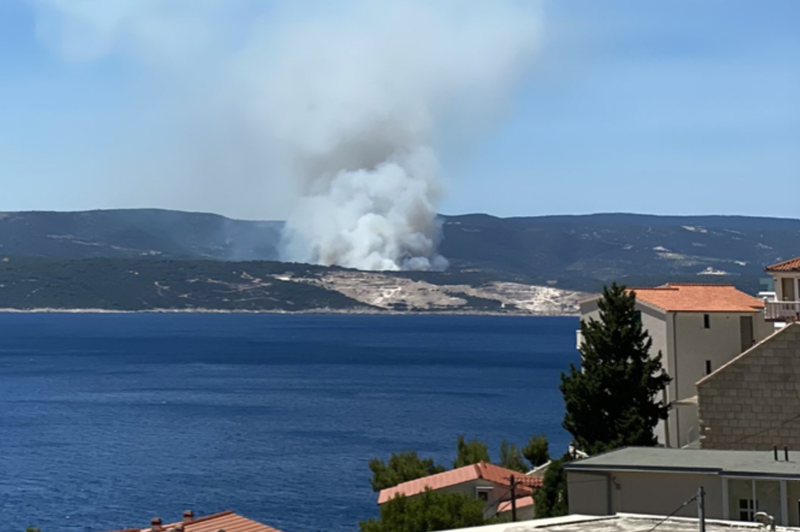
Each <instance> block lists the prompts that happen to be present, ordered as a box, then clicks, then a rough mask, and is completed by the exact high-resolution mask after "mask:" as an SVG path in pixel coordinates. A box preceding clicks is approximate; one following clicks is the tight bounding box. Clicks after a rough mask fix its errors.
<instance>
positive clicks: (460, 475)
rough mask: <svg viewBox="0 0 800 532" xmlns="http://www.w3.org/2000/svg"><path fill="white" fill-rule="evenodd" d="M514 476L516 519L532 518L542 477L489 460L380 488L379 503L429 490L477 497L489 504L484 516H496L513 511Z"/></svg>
mask: <svg viewBox="0 0 800 532" xmlns="http://www.w3.org/2000/svg"><path fill="white" fill-rule="evenodd" d="M512 478H513V479H514V482H515V484H516V486H515V489H514V490H513V491H514V495H516V497H517V519H518V520H522V519H533V498H532V497H531V496H532V495H533V492H534V490H535V489H536V488H538V487H540V486H541V485H542V479H541V478H534V477H529V476H527V475H525V474H524V473H520V472H519V471H513V470H511V469H506V468H504V467H500V466H496V465H494V464H487V463H486V462H480V463H477V464H473V465H468V466H464V467H459V468H458V469H452V470H450V471H445V472H443V473H437V474H435V475H430V476H427V477H423V478H418V479H416V480H409V481H408V482H403V483H402V484H398V485H397V486H394V487H392V488H387V489H385V490H381V491H380V493H379V494H378V505H382V504H385V503H387V502H389V501H390V500H392V499H393V498H395V497H397V496H398V495H403V496H406V497H414V496H415V495H419V494H421V493H423V492H425V490H428V489H430V490H434V491H445V492H449V493H462V494H466V495H472V496H474V497H477V498H479V499H481V500H482V501H484V502H485V503H486V510H485V516H486V517H487V518H490V517H495V516H497V515H500V514H503V513H510V512H511V499H512V489H511V479H512Z"/></svg>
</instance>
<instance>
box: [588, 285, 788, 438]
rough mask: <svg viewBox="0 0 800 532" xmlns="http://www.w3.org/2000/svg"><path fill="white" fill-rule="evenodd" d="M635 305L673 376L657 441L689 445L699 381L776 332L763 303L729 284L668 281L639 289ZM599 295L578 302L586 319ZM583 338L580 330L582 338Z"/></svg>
mask: <svg viewBox="0 0 800 532" xmlns="http://www.w3.org/2000/svg"><path fill="white" fill-rule="evenodd" d="M633 291H634V292H635V294H636V300H637V301H636V308H637V310H638V311H639V313H640V316H641V320H642V325H643V327H644V329H646V330H647V331H648V332H649V334H650V336H651V338H652V340H653V346H652V350H651V354H652V355H656V354H657V353H659V352H660V353H661V354H662V364H663V366H664V369H665V370H666V371H667V373H668V374H669V375H670V377H672V382H671V383H670V385H669V386H668V388H667V390H666V391H665V393H666V401H667V403H669V404H671V405H672V408H671V410H670V416H669V419H668V420H667V422H666V423H660V424H659V426H658V427H657V428H656V435H657V437H658V441H659V443H661V444H662V445H665V446H667V447H685V446H687V445H691V444H696V443H697V442H698V441H699V439H700V428H699V424H698V416H697V406H696V402H694V401H692V400H690V399H692V398H694V397H695V395H696V388H695V383H697V381H699V380H700V379H701V378H703V377H704V376H705V375H708V374H710V373H712V372H713V371H714V370H715V369H717V368H719V367H721V366H723V365H724V364H726V363H727V362H729V361H730V360H732V359H733V358H735V357H736V356H738V355H739V354H741V353H742V352H743V351H745V350H747V349H749V348H750V347H752V345H753V344H754V343H757V342H759V341H761V340H763V339H764V338H766V337H768V336H769V335H771V334H772V333H773V332H774V331H775V326H774V324H772V323H770V322H768V321H767V320H766V316H765V312H764V302H763V301H761V300H760V299H757V298H755V297H752V296H749V295H747V294H745V293H744V292H741V291H739V290H737V289H736V288H734V287H733V286H730V285H701V284H667V285H664V286H660V287H655V288H635V289H633ZM599 298H600V296H592V297H590V298H586V299H584V300H582V301H581V302H580V313H581V319H582V320H588V319H599V310H598V306H597V303H598V301H599ZM580 342H581V338H580V335H579V338H578V343H579V344H580Z"/></svg>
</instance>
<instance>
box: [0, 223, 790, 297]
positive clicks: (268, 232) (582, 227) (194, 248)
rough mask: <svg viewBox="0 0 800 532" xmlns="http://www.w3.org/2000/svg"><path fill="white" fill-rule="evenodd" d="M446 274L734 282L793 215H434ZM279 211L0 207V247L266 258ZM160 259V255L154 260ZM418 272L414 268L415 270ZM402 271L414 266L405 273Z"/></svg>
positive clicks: (593, 282) (5, 250)
mask: <svg viewBox="0 0 800 532" xmlns="http://www.w3.org/2000/svg"><path fill="white" fill-rule="evenodd" d="M442 219H443V223H444V239H443V242H442V245H441V252H442V254H443V255H444V256H446V257H447V258H448V259H449V260H450V263H451V272H450V273H451V274H458V272H468V273H476V272H477V273H480V274H481V275H480V277H481V278H492V279H497V280H510V281H519V282H523V283H528V284H541V285H546V286H555V287H559V288H569V289H578V290H594V289H596V288H598V287H599V286H601V285H602V284H603V283H604V282H607V281H610V280H619V281H623V282H627V283H628V284H653V283H657V282H664V281H667V280H680V281H694V282H734V283H735V284H737V285H739V286H741V287H744V288H747V289H749V290H750V291H754V290H757V289H758V283H759V279H760V278H762V277H763V268H764V266H765V265H768V264H771V263H774V262H777V261H779V260H782V259H786V258H789V257H792V256H796V255H800V220H795V219H776V218H754V217H740V216H736V217H728V216H682V217H676V216H647V215H635V214H597V215H586V216H544V217H524V218H496V217H493V216H488V215H480V214H471V215H463V216H444V217H442ZM281 228H282V223H281V222H250V221H240V220H231V219H229V218H225V217H222V216H217V215H211V214H199V213H185V212H176V211H165V210H154V209H146V210H110V211H90V212H69V213H53V212H24V213H2V214H0V256H6V257H13V256H27V257H47V258H51V259H82V258H117V259H123V258H124V259H137V260H139V259H153V260H157V261H159V262H161V261H164V260H165V259H172V260H174V259H185V260H212V261H215V260H221V261H250V260H276V259H277V258H278V242H279V239H280V231H281ZM162 263H163V262H162ZM420 275H421V274H420ZM411 277H415V275H414V274H412V275H411Z"/></svg>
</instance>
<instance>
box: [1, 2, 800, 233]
mask: <svg viewBox="0 0 800 532" xmlns="http://www.w3.org/2000/svg"><path fill="white" fill-rule="evenodd" d="M51 1H52V2H55V3H58V2H57V0H0V182H1V183H2V185H3V186H2V192H0V210H22V209H37V210H45V209H55V210H73V209H91V208H116V207H164V208H179V209H185V210H202V211H214V212H219V213H222V214H226V215H230V216H235V217H245V218H279V217H282V216H285V214H286V213H285V212H283V211H282V209H281V208H280V204H281V202H280V201H268V199H267V198H268V197H270V196H275V197H279V196H280V194H277V193H276V194H271V188H270V187H273V186H274V187H275V189H276V190H277V189H278V188H280V184H276V182H275V181H274V180H273V181H270V183H271V185H270V187H262V188H260V189H258V190H259V191H260V192H259V193H258V194H256V193H250V194H242V195H237V194H235V193H231V194H221V193H220V192H219V191H220V190H222V188H220V187H221V185H220V183H222V184H224V183H225V181H226V179H228V177H227V175H228V174H225V173H224V172H221V173H220V175H219V177H218V178H217V181H218V182H215V183H214V182H212V181H214V179H215V178H213V177H204V178H203V180H198V181H197V182H192V184H191V186H186V183H187V182H184V181H180V180H179V179H178V178H175V181H174V182H173V181H172V180H171V178H170V177H169V175H168V173H167V174H165V175H163V176H159V177H158V179H157V180H155V179H150V180H148V179H146V178H141V179H142V180H141V181H140V180H139V179H140V176H137V175H132V173H130V172H125V171H121V170H120V168H125V164H124V162H125V161H126V160H128V159H131V160H132V159H134V158H135V159H136V160H137V163H138V162H140V160H141V159H143V158H148V157H150V155H151V154H153V153H155V152H157V150H158V149H159V147H160V146H162V145H163V142H165V141H164V139H165V138H167V137H170V139H171V140H170V142H180V139H177V140H176V139H175V137H174V135H172V134H171V133H170V125H169V124H165V123H163V122H162V121H161V118H160V112H159V109H163V108H160V107H159V105H149V104H148V102H151V101H152V99H153V97H154V95H156V96H155V97H156V99H157V92H158V88H157V85H154V84H152V83H146V82H143V81H142V80H143V77H144V75H143V73H142V68H143V67H142V65H141V62H137V60H136V58H134V57H132V55H131V54H126V53H106V54H98V57H88V58H86V57H81V58H79V59H76V58H75V57H69V54H66V55H65V54H64V53H59V50H57V49H56V47H54V46H53V45H52V43H50V42H48V36H47V31H46V30H47V27H46V26H44V25H43V24H44V22H47V20H46V17H45V16H44V15H43V13H44V14H45V15H46V13H45V10H46V8H43V7H42V4H48V2H51ZM76 1H79V0H76ZM80 1H82V0H80ZM96 1H97V2H100V1H106V0H96ZM109 1H113V0H109ZM164 1H167V0H164ZM204 1H205V2H206V3H208V1H210V0H204ZM432 1H433V0H432ZM313 6H314V4H313V3H312V4H310V7H309V9H312V8H313ZM251 9H260V8H257V7H254V3H253V2H251V1H249V0H241V1H239V2H238V9H237V10H236V12H235V13H231V14H229V16H227V18H225V19H224V20H222V19H216V20H214V23H215V24H225V25H228V26H229V27H230V30H231V31H230V32H229V35H234V36H235V35H236V29H237V25H239V24H241V25H246V24H247V21H248V17H249V10H251ZM543 11H544V15H543V23H542V28H541V31H542V36H541V42H540V45H539V46H540V49H539V53H538V56H537V57H536V59H535V61H534V66H533V69H532V70H531V71H530V72H529V73H528V74H527V75H526V76H525V79H524V80H523V82H522V83H521V85H520V86H518V87H517V88H516V89H515V90H514V92H513V95H512V96H511V100H510V101H509V102H506V103H507V105H506V106H505V108H504V112H503V114H502V116H500V117H498V118H495V119H494V120H492V123H491V124H489V125H488V126H487V127H485V128H482V129H481V130H480V132H479V133H477V134H473V135H471V136H470V139H469V140H468V141H467V142H466V143H464V142H459V143H455V142H448V141H446V140H444V141H442V142H441V145H440V158H441V162H442V166H443V170H442V171H443V174H444V179H445V181H446V183H447V193H446V195H445V196H444V199H443V201H442V203H441V206H440V210H441V211H442V212H444V213H448V214H458V213H466V212H488V213H491V214H495V215H499V216H526V215H542V214H557V213H565V214H566V213H574V214H578V213H590V212H609V211H614V212H623V211H624V212H641V213H655V214H747V215H766V216H781V217H800V194H798V187H797V184H798V183H799V182H800V59H798V58H800V31H798V30H797V28H798V27H800V2H797V1H794V0H783V1H779V0H764V1H755V0H751V1H742V0H703V1H697V0H669V1H667V0H648V1H641V0H627V1H617V0H604V1H602V2H598V1H597V0H551V1H550V2H545V3H544V9H543ZM259 15H260V16H269V13H268V12H266V13H265V12H264V10H263V9H261V11H260V13H259ZM43 28H44V30H43ZM62 52H63V50H62ZM210 53H213V51H211V52H210ZM179 59H180V58H178V59H176V60H179ZM161 105H167V103H166V102H161ZM143 124H146V126H145V125H143ZM198 127H199V128H202V127H203V124H202V122H201V123H199V125H198ZM454 127H455V126H454ZM143 132H144V133H143ZM173 133H174V132H173ZM441 136H442V137H443V138H445V139H446V138H447V137H448V131H447V130H446V129H445V130H444V131H443V132H442V135H441ZM456 136H458V135H456ZM170 149H173V148H170ZM153 160H154V162H153V164H157V163H159V161H161V159H160V156H153ZM205 164H206V163H205V161H203V160H202V159H198V162H197V165H198V166H204V165H205ZM136 168H146V166H144V167H139V166H137V167H136ZM225 168H226V172H241V173H243V174H246V173H248V172H250V171H253V167H252V166H250V165H247V164H244V165H239V164H234V163H232V164H231V165H229V166H226V167H225ZM182 171H185V169H183V170H182ZM258 171H259V172H263V171H264V170H263V167H259V170H258ZM137 172H144V170H137ZM176 172H177V170H176ZM274 172H275V173H279V172H280V171H279V170H278V169H277V168H276V169H274ZM259 177H260V176H258V175H252V176H245V177H243V179H249V180H251V181H256V180H258V179H259ZM273 179H277V178H275V177H274V176H273ZM254 190H255V189H254ZM260 194H263V196H264V197H263V198H261V197H259V196H260Z"/></svg>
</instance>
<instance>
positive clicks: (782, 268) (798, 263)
mask: <svg viewBox="0 0 800 532" xmlns="http://www.w3.org/2000/svg"><path fill="white" fill-rule="evenodd" d="M766 271H768V272H800V257H797V258H794V259H789V260H785V261H783V262H779V263H778V264H773V265H772V266H767V270H766Z"/></svg>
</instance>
